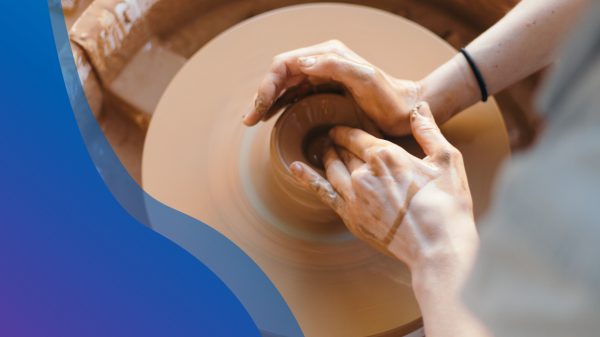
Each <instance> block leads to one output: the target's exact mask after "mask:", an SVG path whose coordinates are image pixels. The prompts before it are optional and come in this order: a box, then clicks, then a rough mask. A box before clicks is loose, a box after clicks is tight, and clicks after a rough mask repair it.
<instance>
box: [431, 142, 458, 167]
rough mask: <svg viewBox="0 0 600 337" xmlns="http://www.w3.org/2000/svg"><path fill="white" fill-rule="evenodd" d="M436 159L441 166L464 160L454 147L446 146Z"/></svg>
mask: <svg viewBox="0 0 600 337" xmlns="http://www.w3.org/2000/svg"><path fill="white" fill-rule="evenodd" d="M436 158H437V160H438V162H439V163H441V164H445V165H447V164H450V163H453V162H456V161H459V160H462V154H461V153H460V151H459V150H458V149H457V148H455V147H454V146H445V147H443V148H442V149H441V150H440V151H439V152H438V153H437V154H436Z"/></svg>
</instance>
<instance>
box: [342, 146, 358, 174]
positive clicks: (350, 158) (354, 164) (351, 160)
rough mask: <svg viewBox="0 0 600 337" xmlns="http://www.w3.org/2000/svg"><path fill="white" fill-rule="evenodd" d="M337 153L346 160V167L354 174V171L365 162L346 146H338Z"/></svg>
mask: <svg viewBox="0 0 600 337" xmlns="http://www.w3.org/2000/svg"><path fill="white" fill-rule="evenodd" d="M337 153H338V154H339V156H340V158H341V159H342V161H343V162H344V165H346V168H347V170H348V172H349V173H350V174H352V172H354V171H356V170H358V169H359V168H360V167H361V166H363V165H364V164H365V162H364V161H362V160H360V159H358V157H357V156H355V155H354V154H353V153H352V152H350V151H348V150H346V149H344V148H341V147H340V148H337Z"/></svg>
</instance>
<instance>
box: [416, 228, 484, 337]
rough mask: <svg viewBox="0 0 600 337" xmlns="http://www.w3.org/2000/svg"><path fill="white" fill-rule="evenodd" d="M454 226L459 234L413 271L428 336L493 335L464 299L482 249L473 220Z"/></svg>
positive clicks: (438, 248) (476, 336)
mask: <svg viewBox="0 0 600 337" xmlns="http://www.w3.org/2000/svg"><path fill="white" fill-rule="evenodd" d="M451 225H452V226H451V227H453V228H454V229H455V230H458V231H459V232H458V233H455V232H453V237H452V238H450V237H449V238H448V239H447V240H444V242H445V244H444V245H442V246H439V247H435V248H434V249H433V250H432V252H430V253H428V254H425V256H426V258H425V259H423V260H421V261H419V262H418V263H417V264H416V265H415V266H413V268H412V269H411V271H412V283H413V289H414V291H415V296H416V298H417V301H418V303H419V307H420V309H421V313H422V315H423V322H424V325H425V334H426V335H427V336H428V337H447V336H461V337H483V336H489V334H488V332H487V331H486V329H485V328H484V326H483V325H482V324H481V323H480V322H479V321H478V320H477V319H476V318H475V317H474V316H473V315H472V313H471V312H470V311H469V310H468V309H467V308H466V307H465V305H464V304H463V302H462V300H461V292H462V290H463V287H464V284H465V281H466V279H467V277H468V275H469V274H470V271H471V268H472V265H473V262H474V259H475V257H476V254H477V249H478V246H479V239H478V236H477V233H476V230H475V225H474V223H473V218H472V217H459V218H456V219H455V220H453V222H452V224H451ZM455 238H461V240H460V241H458V240H457V239H455Z"/></svg>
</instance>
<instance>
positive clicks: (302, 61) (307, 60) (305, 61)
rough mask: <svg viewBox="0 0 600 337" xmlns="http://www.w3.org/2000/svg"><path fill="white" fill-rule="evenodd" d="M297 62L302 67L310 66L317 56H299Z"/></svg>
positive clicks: (315, 61)
mask: <svg viewBox="0 0 600 337" xmlns="http://www.w3.org/2000/svg"><path fill="white" fill-rule="evenodd" d="M298 63H300V66H302V67H307V68H308V67H312V66H313V65H315V63H317V58H316V57H314V56H308V57H301V58H299V59H298Z"/></svg>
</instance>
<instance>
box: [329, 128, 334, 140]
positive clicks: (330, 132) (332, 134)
mask: <svg viewBox="0 0 600 337" xmlns="http://www.w3.org/2000/svg"><path fill="white" fill-rule="evenodd" d="M329 137H330V138H334V137H335V128H331V130H329Z"/></svg>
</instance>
